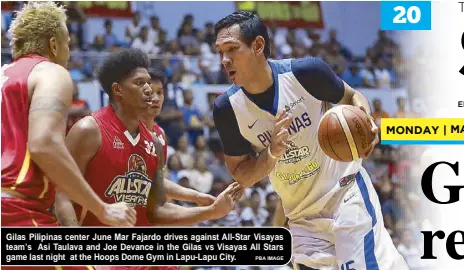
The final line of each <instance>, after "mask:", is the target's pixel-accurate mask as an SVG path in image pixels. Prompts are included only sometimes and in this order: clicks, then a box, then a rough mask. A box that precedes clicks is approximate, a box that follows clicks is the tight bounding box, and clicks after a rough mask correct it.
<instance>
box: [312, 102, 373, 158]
mask: <svg viewBox="0 0 464 270" xmlns="http://www.w3.org/2000/svg"><path fill="white" fill-rule="evenodd" d="M371 128H372V126H371V122H370V120H369V117H368V115H367V114H366V113H365V112H363V111H362V110H361V109H359V108H357V107H355V106H351V105H339V106H336V107H334V108H332V109H330V110H328V111H327V112H326V113H325V114H324V115H323V116H322V119H321V122H320V123H319V129H318V140H319V145H320V147H321V149H322V151H324V153H325V154H326V155H328V156H329V157H330V158H332V159H335V160H338V161H344V162H350V161H353V160H357V159H359V158H360V156H361V155H362V153H365V152H367V150H368V149H369V146H370V143H371V142H372V140H373V139H374V137H373V134H372V132H371Z"/></svg>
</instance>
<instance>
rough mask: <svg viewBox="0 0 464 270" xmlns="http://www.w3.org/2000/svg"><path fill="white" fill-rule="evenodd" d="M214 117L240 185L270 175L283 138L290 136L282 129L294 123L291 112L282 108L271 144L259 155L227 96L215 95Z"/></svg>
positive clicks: (228, 162) (225, 152) (228, 165)
mask: <svg viewBox="0 0 464 270" xmlns="http://www.w3.org/2000/svg"><path fill="white" fill-rule="evenodd" d="M213 118H214V123H215V125H216V128H217V130H218V133H219V136H220V137H221V141H222V144H223V147H224V155H225V161H226V165H227V168H228V169H229V172H230V174H231V175H232V177H233V178H234V180H235V181H237V182H238V183H239V184H240V185H242V186H244V187H251V186H253V185H254V184H256V183H257V182H259V181H261V180H262V179H264V178H265V177H267V176H268V175H269V174H270V173H271V171H272V169H273V168H274V167H275V165H276V162H277V160H278V157H279V156H280V155H281V154H282V153H283V151H284V150H285V146H284V145H282V143H281V142H280V139H281V138H284V136H288V131H282V128H283V127H288V125H289V124H290V123H291V120H292V119H291V115H288V114H286V113H284V112H281V113H279V114H278V115H277V117H276V124H275V126H274V130H273V134H272V136H271V138H272V140H271V143H270V145H269V146H268V147H267V148H265V150H264V151H262V152H261V153H259V154H258V155H257V156H256V155H254V154H255V151H254V150H253V148H252V147H251V144H250V142H248V141H247V140H246V139H245V138H244V137H243V136H242V134H241V133H240V130H239V127H238V124H237V119H236V117H235V114H234V112H233V109H232V108H231V106H230V103H229V101H228V99H227V97H226V96H224V95H222V96H220V97H219V98H218V99H216V101H215V103H214V108H213Z"/></svg>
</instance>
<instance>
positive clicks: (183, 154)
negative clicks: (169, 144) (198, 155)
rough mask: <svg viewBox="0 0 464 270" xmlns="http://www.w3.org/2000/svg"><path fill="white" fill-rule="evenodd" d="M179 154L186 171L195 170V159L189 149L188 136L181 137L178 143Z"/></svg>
mask: <svg viewBox="0 0 464 270" xmlns="http://www.w3.org/2000/svg"><path fill="white" fill-rule="evenodd" d="M177 153H178V154H179V157H180V161H181V163H182V165H183V166H184V168H185V169H187V170H191V169H193V163H194V161H195V160H194V158H193V156H192V154H191V152H190V149H189V143H188V139H187V137H186V136H182V137H180V139H179V141H178V142H177Z"/></svg>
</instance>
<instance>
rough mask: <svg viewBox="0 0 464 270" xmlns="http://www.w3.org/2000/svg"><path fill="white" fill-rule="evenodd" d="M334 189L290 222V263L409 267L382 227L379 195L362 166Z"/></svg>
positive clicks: (322, 267)
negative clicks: (343, 184) (350, 179)
mask: <svg viewBox="0 0 464 270" xmlns="http://www.w3.org/2000/svg"><path fill="white" fill-rule="evenodd" d="M334 190H335V191H334V192H331V193H329V194H327V195H326V196H325V197H324V198H322V199H321V201H322V202H323V203H320V204H319V205H318V203H317V202H316V203H315V204H314V207H315V209H314V210H315V211H312V210H311V211H310V212H311V213H315V214H314V215H313V216H311V217H307V218H305V219H300V220H296V221H290V222H289V227H290V231H291V233H292V236H293V258H292V260H293V264H294V265H298V264H302V265H305V266H308V267H310V268H314V269H318V270H404V269H409V268H408V266H407V264H406V262H405V260H404V259H403V257H402V256H401V255H400V254H399V252H398V251H397V249H396V247H395V246H394V245H393V242H392V240H391V237H390V235H389V233H388V232H387V230H386V229H385V226H384V222H383V217H382V212H381V208H380V203H379V198H378V196H377V193H376V191H375V189H374V186H373V185H372V182H371V180H370V177H369V175H368V174H367V172H366V171H365V170H364V168H361V171H360V172H358V173H357V174H356V175H355V177H353V179H352V181H351V182H350V183H348V184H346V186H344V187H343V188H341V189H340V188H337V189H334ZM327 196H329V197H330V199H327V198H328V197H327ZM317 208H319V209H317Z"/></svg>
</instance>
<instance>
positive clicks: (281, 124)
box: [269, 110, 293, 157]
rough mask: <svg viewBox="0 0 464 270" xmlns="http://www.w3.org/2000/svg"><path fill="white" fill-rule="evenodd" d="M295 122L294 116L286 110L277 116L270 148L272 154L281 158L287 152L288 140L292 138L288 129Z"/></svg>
mask: <svg viewBox="0 0 464 270" xmlns="http://www.w3.org/2000/svg"><path fill="white" fill-rule="evenodd" d="M292 121H293V116H292V114H291V113H289V112H287V111H286V110H282V111H281V112H280V113H279V114H278V115H277V116H276V121H275V125H274V130H273V132H272V135H271V136H272V138H271V145H270V146H269V147H270V148H269V149H270V151H271V154H272V155H273V156H275V157H280V156H281V155H283V154H284V153H285V151H286V150H287V147H288V145H287V139H288V137H289V136H290V133H289V132H288V128H289V126H290V124H291V123H292Z"/></svg>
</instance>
